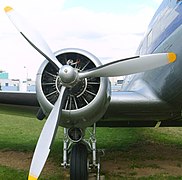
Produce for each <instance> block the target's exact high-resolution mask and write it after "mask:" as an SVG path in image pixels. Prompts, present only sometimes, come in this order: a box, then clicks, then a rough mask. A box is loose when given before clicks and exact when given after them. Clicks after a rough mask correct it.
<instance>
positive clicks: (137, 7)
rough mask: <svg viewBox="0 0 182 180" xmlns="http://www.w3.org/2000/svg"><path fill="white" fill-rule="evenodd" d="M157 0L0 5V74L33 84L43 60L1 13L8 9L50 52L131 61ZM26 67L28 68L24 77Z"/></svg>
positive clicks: (12, 0)
mask: <svg viewBox="0 0 182 180" xmlns="http://www.w3.org/2000/svg"><path fill="white" fill-rule="evenodd" d="M160 2H161V0H137V1H134V0H127V1H126V0H125V1H124V0H123V1H122V0H112V1H111V0H110V1H104V0H87V1H85V0H51V1H50V0H26V1H25V0H1V1H0V7H2V9H1V11H0V17H1V18H0V49H1V53H0V70H5V71H7V72H9V74H10V78H24V77H25V74H26V73H27V72H28V76H29V77H30V78H32V79H35V75H36V72H37V70H38V68H39V66H40V64H41V63H42V61H43V60H44V58H43V57H42V56H41V55H40V54H38V53H37V52H36V51H35V50H34V49H33V48H32V47H31V46H30V45H29V44H28V43H27V42H26V41H25V40H24V39H23V38H22V37H21V35H20V34H19V33H18V32H17V30H16V29H15V28H14V26H13V25H12V23H11V22H10V21H9V19H8V18H7V16H6V15H5V13H4V11H3V7H4V6H6V5H10V6H12V7H13V8H14V9H15V10H16V11H18V12H19V13H20V14H21V15H22V16H24V17H25V18H26V19H28V21H30V22H31V23H32V24H33V26H34V27H36V29H38V31H39V32H40V33H41V34H42V36H43V37H44V39H45V40H46V41H47V43H48V44H49V46H50V48H51V49H52V51H57V50H59V49H63V48H68V47H74V48H81V49H85V50H87V51H89V52H91V53H93V54H94V55H95V56H97V57H98V58H99V59H100V60H101V61H102V62H103V63H105V62H108V61H112V60H115V59H119V58H124V57H128V56H133V55H134V54H135V51H136V49H137V46H138V44H139V42H140V41H141V39H142V35H143V34H144V32H145V30H146V28H147V25H148V24H149V21H150V19H151V18H152V15H153V14H154V12H155V11H156V9H157V7H158V6H159V4H160ZM24 67H27V69H26V72H25V69H24Z"/></svg>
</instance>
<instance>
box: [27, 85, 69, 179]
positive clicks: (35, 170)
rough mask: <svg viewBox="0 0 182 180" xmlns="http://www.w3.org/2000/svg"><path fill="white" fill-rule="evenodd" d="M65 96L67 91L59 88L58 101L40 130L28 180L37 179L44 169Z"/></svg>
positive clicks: (64, 88)
mask: <svg viewBox="0 0 182 180" xmlns="http://www.w3.org/2000/svg"><path fill="white" fill-rule="evenodd" d="M66 96H67V89H66V87H64V86H63V87H62V88H61V91H60V94H59V97H58V100H57V101H56V103H55V105H54V108H53V109H52V111H51V113H50V114H49V117H48V119H47V121H46V123H45V125H44V127H43V129H42V132H41V134H40V137H39V140H38V142H37V146H36V148H35V152H34V156H33V159H32V163H31V166H30V172H29V178H28V180H35V179H37V178H38V177H39V175H40V173H41V171H42V169H43V167H44V164H45V162H46V160H47V157H48V155H49V152H50V147H51V144H52V142H53V139H54V136H55V134H56V131H57V127H58V123H59V120H60V117H61V113H62V106H63V104H64V100H65V97H66Z"/></svg>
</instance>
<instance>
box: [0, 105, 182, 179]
mask: <svg viewBox="0 0 182 180" xmlns="http://www.w3.org/2000/svg"><path fill="white" fill-rule="evenodd" d="M35 114H36V111H35V109H29V108H25V107H22V108H19V107H16V106H2V105H0V124H1V126H0V180H15V179H17V180H24V179H27V175H28V170H29V165H30V161H31V157H32V153H33V150H34V148H35V145H36V143H37V140H38V137H39V135H40V132H41V130H42V127H43V125H44V122H45V121H38V120H37V119H36V118H35ZM62 137H63V129H62V128H59V129H58V133H57V135H56V138H55V141H54V144H53V146H52V150H51V154H50V157H49V159H48V162H47V163H46V167H45V168H44V170H43V173H42V174H41V177H40V180H59V179H69V178H68V170H64V169H63V168H62V167H61V166H60V163H61V162H62ZM97 145H98V148H100V149H104V150H105V152H106V155H105V156H104V157H103V158H102V159H101V162H102V163H101V165H102V174H104V175H105V177H106V179H182V173H181V174H180V172H182V157H181V155H180V153H182V128H158V129H153V128H132V129H131V128H98V129H97ZM169 164H172V165H171V166H169ZM168 166H169V167H168ZM151 172H152V173H151ZM175 172H176V173H175Z"/></svg>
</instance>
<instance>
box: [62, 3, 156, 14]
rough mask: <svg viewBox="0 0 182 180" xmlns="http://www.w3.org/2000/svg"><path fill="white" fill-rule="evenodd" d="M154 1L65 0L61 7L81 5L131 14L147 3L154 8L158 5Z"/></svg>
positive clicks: (93, 8)
mask: <svg viewBox="0 0 182 180" xmlns="http://www.w3.org/2000/svg"><path fill="white" fill-rule="evenodd" d="M156 2H157V1H153V0H137V1H136V0H135V1H134V0H124V1H122V0H108V1H106V0H87V1H85V0H67V1H65V4H64V7H63V8H64V9H69V8H74V7H80V6H82V7H85V8H87V9H90V10H92V11H95V12H107V13H115V14H131V13H135V12H136V11H137V10H139V9H140V8H141V7H142V5H148V6H150V7H151V8H154V9H155V8H157V7H158V3H156Z"/></svg>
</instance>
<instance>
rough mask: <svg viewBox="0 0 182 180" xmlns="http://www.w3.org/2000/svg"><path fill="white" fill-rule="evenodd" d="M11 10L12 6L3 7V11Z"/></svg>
mask: <svg viewBox="0 0 182 180" xmlns="http://www.w3.org/2000/svg"><path fill="white" fill-rule="evenodd" d="M12 10H13V8H12V7H10V6H6V7H5V8H4V11H5V12H9V11H12Z"/></svg>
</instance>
